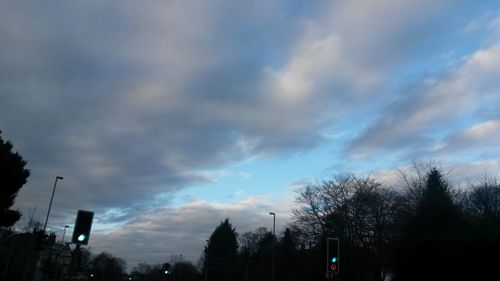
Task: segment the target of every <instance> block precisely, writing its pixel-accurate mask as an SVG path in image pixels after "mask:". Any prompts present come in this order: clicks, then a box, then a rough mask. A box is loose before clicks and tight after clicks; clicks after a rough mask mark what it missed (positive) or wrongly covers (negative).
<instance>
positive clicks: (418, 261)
mask: <svg viewBox="0 0 500 281" xmlns="http://www.w3.org/2000/svg"><path fill="white" fill-rule="evenodd" d="M466 230H467V229H466V223H465V220H464V219H463V216H462V214H461V211H460V209H459V208H458V207H457V206H456V205H455V204H454V203H453V200H452V196H451V193H450V186H449V184H448V183H447V182H446V180H444V179H443V176H442V174H441V173H440V172H439V171H438V170H437V169H435V168H433V169H431V170H430V171H429V173H428V174H427V179H426V184H425V188H424V190H423V193H422V197H421V199H420V201H419V202H417V206H416V209H415V213H414V214H413V216H412V217H411V218H410V219H409V221H408V222H407V224H406V225H405V226H404V228H403V235H402V239H401V241H400V245H399V249H398V251H397V254H396V258H395V264H396V268H395V271H396V280H457V279H458V280H461V278H463V277H464V268H463V264H462V258H465V257H463V255H464V254H465V253H464V248H465V242H464V241H465V237H466Z"/></svg>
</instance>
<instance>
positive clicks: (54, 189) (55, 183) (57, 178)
mask: <svg viewBox="0 0 500 281" xmlns="http://www.w3.org/2000/svg"><path fill="white" fill-rule="evenodd" d="M59 179H61V180H62V179H63V177H59V176H57V177H56V180H55V182H54V188H53V189H52V196H51V197H50V203H49V210H48V211H47V217H46V218H45V225H44V226H43V233H45V229H47V222H48V221H49V215H50V208H51V207H52V200H53V199H54V193H55V192H56V185H57V180H59Z"/></svg>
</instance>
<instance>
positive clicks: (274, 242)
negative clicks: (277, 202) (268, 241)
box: [269, 212, 276, 281]
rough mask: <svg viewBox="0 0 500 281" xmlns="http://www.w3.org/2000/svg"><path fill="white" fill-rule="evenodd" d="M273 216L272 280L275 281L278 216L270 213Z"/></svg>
mask: <svg viewBox="0 0 500 281" xmlns="http://www.w3.org/2000/svg"><path fill="white" fill-rule="evenodd" d="M269 214H270V215H271V216H273V267H272V272H271V278H272V279H271V280H272V281H275V280H274V271H275V267H274V265H275V261H274V260H275V256H276V214H275V213H273V212H271V213H269Z"/></svg>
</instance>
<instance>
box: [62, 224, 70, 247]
mask: <svg viewBox="0 0 500 281" xmlns="http://www.w3.org/2000/svg"><path fill="white" fill-rule="evenodd" d="M68 227H69V225H65V226H64V230H63V239H62V243H63V244H64V236H65V235H66V228H68Z"/></svg>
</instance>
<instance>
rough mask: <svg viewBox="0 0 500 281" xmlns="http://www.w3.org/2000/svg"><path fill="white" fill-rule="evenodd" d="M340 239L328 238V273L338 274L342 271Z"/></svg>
mask: <svg viewBox="0 0 500 281" xmlns="http://www.w3.org/2000/svg"><path fill="white" fill-rule="evenodd" d="M339 245H340V244H339V239H338V238H328V239H327V249H326V262H327V268H326V271H327V272H334V273H338V272H339V271H340V267H339V258H340V257H339V248H340V247H339Z"/></svg>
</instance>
